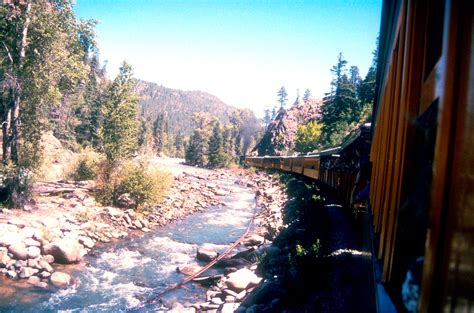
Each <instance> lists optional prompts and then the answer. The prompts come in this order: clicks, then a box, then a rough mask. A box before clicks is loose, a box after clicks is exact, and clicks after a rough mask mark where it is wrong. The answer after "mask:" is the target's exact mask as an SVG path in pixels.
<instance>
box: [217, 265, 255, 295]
mask: <svg viewBox="0 0 474 313" xmlns="http://www.w3.org/2000/svg"><path fill="white" fill-rule="evenodd" d="M260 281H261V278H259V277H258V276H257V275H255V273H254V272H252V271H251V270H249V269H247V268H242V269H240V270H238V271H236V272H234V273H230V274H229V276H228V277H227V281H226V284H227V287H228V288H229V289H231V290H233V291H236V292H240V291H242V290H244V289H246V288H247V287H249V286H251V285H255V284H258V283H259V282H260Z"/></svg>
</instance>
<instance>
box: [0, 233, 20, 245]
mask: <svg viewBox="0 0 474 313" xmlns="http://www.w3.org/2000/svg"><path fill="white" fill-rule="evenodd" d="M19 242H20V239H19V238H18V234H17V233H7V234H1V235H0V247H9V246H11V245H12V244H14V243H19Z"/></svg>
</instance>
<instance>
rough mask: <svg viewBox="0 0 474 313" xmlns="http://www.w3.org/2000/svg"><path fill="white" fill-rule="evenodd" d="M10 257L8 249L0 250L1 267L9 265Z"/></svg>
mask: <svg viewBox="0 0 474 313" xmlns="http://www.w3.org/2000/svg"><path fill="white" fill-rule="evenodd" d="M10 260H11V259H10V257H9V256H8V253H7V252H6V251H0V268H3V267H7V264H8V262H10Z"/></svg>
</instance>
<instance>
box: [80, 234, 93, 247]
mask: <svg viewBox="0 0 474 313" xmlns="http://www.w3.org/2000/svg"><path fill="white" fill-rule="evenodd" d="M79 243H80V244H81V245H83V246H84V247H86V248H88V249H92V248H93V247H94V245H95V243H94V241H93V240H92V239H90V238H89V237H86V236H81V237H79Z"/></svg>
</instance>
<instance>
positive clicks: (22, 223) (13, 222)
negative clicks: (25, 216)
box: [7, 219, 26, 228]
mask: <svg viewBox="0 0 474 313" xmlns="http://www.w3.org/2000/svg"><path fill="white" fill-rule="evenodd" d="M7 223H8V224H10V225H15V226H16V227H18V228H23V227H25V225H26V224H25V221H22V220H13V219H12V220H8V221H7Z"/></svg>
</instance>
